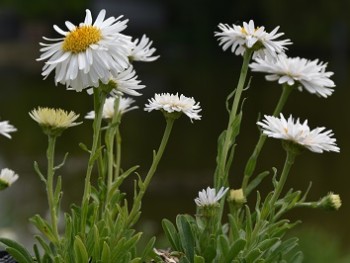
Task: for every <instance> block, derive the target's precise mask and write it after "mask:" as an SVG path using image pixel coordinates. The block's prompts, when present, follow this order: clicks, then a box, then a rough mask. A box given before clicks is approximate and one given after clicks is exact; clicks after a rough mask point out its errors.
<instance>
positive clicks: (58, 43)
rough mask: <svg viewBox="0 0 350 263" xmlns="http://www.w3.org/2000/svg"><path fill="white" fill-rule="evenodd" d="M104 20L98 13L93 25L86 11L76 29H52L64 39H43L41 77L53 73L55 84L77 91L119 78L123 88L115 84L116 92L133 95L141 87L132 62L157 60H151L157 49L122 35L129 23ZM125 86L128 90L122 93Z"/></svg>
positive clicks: (118, 20) (154, 57)
mask: <svg viewBox="0 0 350 263" xmlns="http://www.w3.org/2000/svg"><path fill="white" fill-rule="evenodd" d="M105 16H106V11H105V10H101V11H100V13H99V14H98V16H97V18H96V20H95V22H94V23H93V20H92V15H91V12H90V10H88V9H87V10H86V16H85V20H84V22H83V23H80V24H79V26H75V25H73V24H72V23H71V22H68V21H67V22H66V27H67V29H68V31H64V30H62V29H61V28H59V27H58V26H56V25H55V26H54V29H55V30H56V32H57V33H59V34H60V35H62V36H63V37H60V38H53V39H52V38H46V37H44V40H46V41H48V43H40V45H41V46H43V47H42V48H41V49H40V51H41V52H42V55H41V56H40V58H39V59H38V60H45V61H46V62H45V65H44V67H43V72H42V75H43V76H44V77H45V78H46V77H47V76H48V75H49V74H50V73H51V72H52V71H55V82H56V84H57V83H61V84H63V85H66V86H67V88H68V89H73V90H76V91H81V90H83V89H86V88H90V87H98V86H99V83H100V81H101V82H102V83H105V84H106V83H108V82H109V81H110V80H111V79H114V78H115V79H117V80H119V79H120V78H122V81H123V85H118V84H119V83H118V81H116V84H117V85H116V89H119V91H120V92H125V93H128V94H131V95H135V94H133V93H134V92H132V90H133V89H140V88H141V87H140V85H139V81H135V79H136V78H137V76H136V74H135V72H134V70H133V69H132V64H131V60H132V61H154V60H156V59H157V58H158V56H153V54H154V52H155V51H156V49H155V48H152V47H151V45H152V41H150V40H149V38H148V37H146V36H143V37H142V38H141V40H140V41H139V40H138V39H136V40H132V38H131V37H130V36H128V35H125V34H123V33H122V31H123V30H124V29H126V27H127V25H126V24H127V22H128V20H122V16H119V17H117V18H115V17H109V18H107V19H105ZM120 75H122V77H121V76H120ZM126 82H129V83H128V84H126ZM125 85H127V86H128V88H127V89H122V87H123V86H125ZM136 95H137V94H136Z"/></svg>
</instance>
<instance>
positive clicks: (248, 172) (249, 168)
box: [242, 84, 293, 196]
mask: <svg viewBox="0 0 350 263" xmlns="http://www.w3.org/2000/svg"><path fill="white" fill-rule="evenodd" d="M292 90H293V86H289V85H288V84H284V85H283V86H282V93H281V96H280V98H279V100H278V103H277V105H276V107H275V110H274V112H273V116H278V115H279V114H280V113H281V111H282V109H283V107H284V105H285V104H286V101H287V99H288V97H289V94H290V93H291V91H292ZM266 138H267V136H266V135H265V134H263V133H261V134H260V137H259V140H258V142H257V144H256V145H255V148H254V151H253V153H252V155H251V156H250V158H249V160H248V162H247V164H246V167H245V169H244V177H243V182H242V189H243V192H244V194H245V195H246V196H247V194H249V193H246V188H247V186H248V182H249V179H250V177H251V176H252V175H253V173H254V171H255V167H256V163H257V159H258V157H259V155H260V152H261V149H262V148H263V146H264V144H265V141H266Z"/></svg>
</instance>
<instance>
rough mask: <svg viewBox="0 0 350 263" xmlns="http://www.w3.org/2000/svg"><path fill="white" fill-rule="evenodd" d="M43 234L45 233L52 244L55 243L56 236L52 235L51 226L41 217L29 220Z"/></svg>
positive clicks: (37, 216)
mask: <svg viewBox="0 0 350 263" xmlns="http://www.w3.org/2000/svg"><path fill="white" fill-rule="evenodd" d="M29 221H31V222H32V223H33V224H34V225H35V226H36V227H37V229H38V230H39V231H41V233H43V234H44V235H45V236H46V237H47V238H48V239H49V240H50V241H51V242H53V241H55V235H54V234H53V233H52V228H51V226H50V224H49V223H48V222H47V221H46V220H44V219H43V218H42V217H41V216H40V215H35V216H33V217H31V218H30V219H29Z"/></svg>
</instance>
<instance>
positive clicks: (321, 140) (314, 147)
mask: <svg viewBox="0 0 350 263" xmlns="http://www.w3.org/2000/svg"><path fill="white" fill-rule="evenodd" d="M264 117H265V119H264V120H263V121H261V122H260V121H259V122H257V124H258V125H259V126H261V127H262V129H263V133H264V134H266V135H267V136H268V137H273V138H276V139H282V140H287V141H291V142H294V143H296V144H299V145H301V146H303V147H305V148H307V149H309V150H310V151H312V152H316V153H322V152H323V151H327V152H329V151H333V152H339V150H340V149H339V147H337V145H336V139H334V138H332V136H333V135H334V134H333V132H332V131H331V130H328V131H325V127H317V128H315V129H313V130H310V128H309V126H308V124H307V120H305V121H304V122H303V123H300V121H299V119H297V120H296V121H294V119H293V117H292V116H290V117H289V118H288V120H286V119H285V118H284V116H283V114H282V113H281V115H280V118H277V117H274V116H267V115H265V116H264Z"/></svg>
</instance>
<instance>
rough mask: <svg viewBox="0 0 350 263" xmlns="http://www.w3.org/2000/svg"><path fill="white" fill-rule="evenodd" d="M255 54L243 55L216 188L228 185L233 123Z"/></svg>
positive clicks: (218, 169)
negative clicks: (250, 63)
mask: <svg viewBox="0 0 350 263" xmlns="http://www.w3.org/2000/svg"><path fill="white" fill-rule="evenodd" d="M252 54H253V51H252V50H250V49H247V50H246V52H245V53H244V56H243V64H242V68H241V73H240V76H239V80H238V84H237V88H236V90H235V96H234V99H233V103H232V108H231V111H230V117H229V121H228V125H227V130H226V134H225V138H224V143H223V147H222V150H221V153H220V154H219V156H220V160H219V161H218V166H217V172H216V173H215V178H214V185H215V188H216V189H219V188H220V187H222V186H226V187H227V186H228V174H225V173H226V171H228V167H226V166H227V159H228V153H229V151H230V149H231V148H232V146H233V145H234V141H232V134H233V127H232V124H233V122H234V120H235V118H236V117H237V110H238V106H239V103H240V101H241V95H242V92H243V90H244V83H245V80H246V77H247V73H248V65H249V61H250V58H251V56H252Z"/></svg>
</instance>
